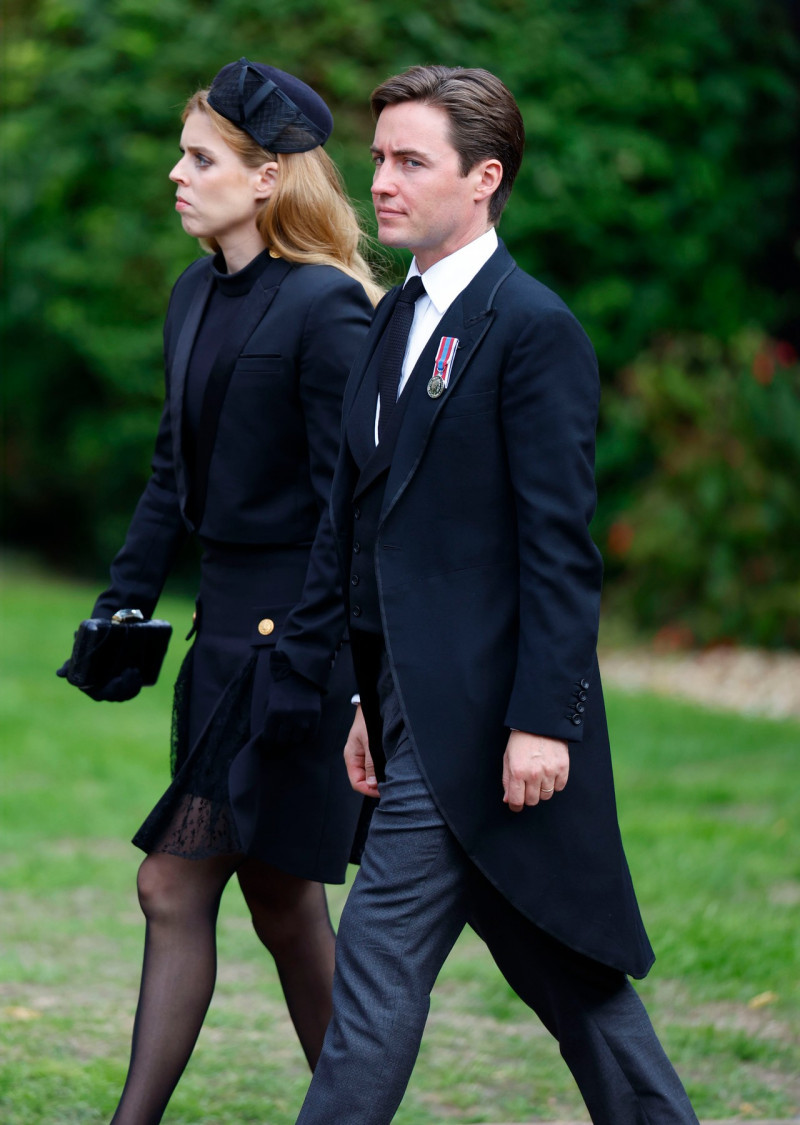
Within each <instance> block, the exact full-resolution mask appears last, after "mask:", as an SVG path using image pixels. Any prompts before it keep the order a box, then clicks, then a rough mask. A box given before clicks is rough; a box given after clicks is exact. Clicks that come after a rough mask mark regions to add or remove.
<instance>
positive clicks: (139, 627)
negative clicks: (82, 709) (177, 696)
mask: <svg viewBox="0 0 800 1125" xmlns="http://www.w3.org/2000/svg"><path fill="white" fill-rule="evenodd" d="M171 636H172V626H171V625H170V623H169V621H158V620H156V619H155V618H154V619H153V620H151V621H145V620H144V617H143V616H142V614H141V612H140V611H139V610H138V609H119V610H117V612H116V613H115V614H114V616H113V617H112V618H110V619H109V618H107V617H90V618H89V619H88V620H87V621H81V623H80V625H79V627H78V632H77V633H76V634H75V644H74V646H73V649H72V656H71V658H70V661H69V666H68V668H67V681H68V682H69V683H71V684H73V685H74V686H75V687H77V688H82V689H84V690H86V689H87V688H88V689H94V688H102V687H104V686H105V685H106V684H107V683H108V682H109V681H110V680H113V679H114V678H115V677H116V676H119V675H121V674H122V672H123V671H124V670H125V669H126V668H138V669H139V671H140V672H141V674H142V684H143V685H149V684H154V683H155V682H156V680H157V679H158V674H159V672H160V671H161V665H162V663H163V661H164V654H165V653H166V651H167V645H168V644H169V639H170V637H171Z"/></svg>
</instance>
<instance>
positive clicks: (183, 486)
mask: <svg viewBox="0 0 800 1125" xmlns="http://www.w3.org/2000/svg"><path fill="white" fill-rule="evenodd" d="M209 264H210V259H209ZM212 283H213V277H212V273H211V269H210V268H209V269H207V270H206V272H205V273H204V274H203V276H202V278H201V279H200V281H199V283H198V285H197V288H196V289H195V291H194V295H193V297H192V300H191V303H190V305H189V309H188V311H187V313H186V317H185V319H184V321H183V324H182V325H181V329H180V332H179V334H178V341H177V344H176V345H175V354H174V356H173V358H172V364H171V366H170V373H169V381H170V400H169V409H170V428H171V431H172V449H173V459H174V464H175V476H176V483H177V487H178V495H179V496H180V497H181V503H182V506H183V505H184V504H185V502H186V496H187V493H188V481H187V480H186V466H185V465H184V460H183V395H184V391H185V389H186V373H187V371H188V369H189V358H190V356H191V354H192V347H193V346H194V340H195V336H196V335H197V330H198V328H199V327H200V321H201V320H202V317H203V313H204V311H205V307H206V302H207V301H208V298H209V294H210V293H211V286H212Z"/></svg>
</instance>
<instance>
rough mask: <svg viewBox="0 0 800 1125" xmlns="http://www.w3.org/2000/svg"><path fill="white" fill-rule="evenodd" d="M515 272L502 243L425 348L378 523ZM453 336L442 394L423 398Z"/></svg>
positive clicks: (420, 451) (410, 383)
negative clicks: (454, 345)
mask: <svg viewBox="0 0 800 1125" xmlns="http://www.w3.org/2000/svg"><path fill="white" fill-rule="evenodd" d="M515 269H516V264H515V262H514V260H513V258H512V257H511V255H510V254H509V253H508V251H507V250H506V248H505V246H504V245H503V243H502V242H501V243H500V245H499V246H498V248H497V250H496V251H495V253H494V254H493V255H492V257H491V258H490V259H489V261H488V262H487V263H486V265H485V266H484V267H483V268H482V269H481V270H480V272H479V273H478V274H477V276H476V277H475V278H474V279H473V280H472V281H471V282H470V284H469V285H468V286H467V287H466V289H465V290H464V291H463V292H462V293H461V294H460V295H459V297H457V298H456V300H455V301H454V302H453V304H452V305H451V306H450V308H449V309H448V310H447V312H446V313H445V314H444V316H443V317H442V319H441V321H440V322H439V324H438V325H437V327H436V329H435V331H434V332H433V334H432V335H431V338H430V339H429V340H428V343H427V344H426V345H425V347H424V349H423V351H422V354H421V356H420V358H419V360H418V362H417V364H416V366H415V367H414V371H413V373H412V375H411V378H410V379H409V381H408V385H407V386H406V388H405V390H404V392H403V394H404V395H405V394H406V393H408V394H409V396H410V397H409V401H408V403H407V404H406V407H405V411H404V414H403V419H402V425H401V427H400V432H399V434H398V436H397V444H396V446H395V449H394V455H393V457H392V464H391V468H390V470H389V477H388V480H387V482H386V492H385V495H384V501H383V510H382V513H381V518H382V519H385V518H386V516H387V515H388V513H389V512H390V511H391V509H392V508H393V507H394V505H395V504H396V503H397V501H398V499H399V498H400V496H401V495H402V493H403V491H404V490H405V487H406V485H407V484H408V482H409V481H410V480H411V478H412V476H413V475H414V472H415V471H416V468H417V465H418V464H419V462H420V460H421V458H422V454H423V453H424V451H425V446H426V445H427V442H428V439H429V437H430V435H431V432H432V430H433V427H434V425H435V423H436V419H437V418H438V416H439V413H440V411H441V410H442V409H443V408H444V406H445V404H446V403H447V400H448V398H449V397H450V395H451V394H452V393H453V391H454V390H455V388H456V387H457V386H458V384H459V383H460V382H461V380H462V379H463V378H464V377H465V374H466V373H467V371H468V368H469V365H470V362H471V361H472V358H473V356H474V355H475V352H476V350H477V348H478V345H479V344H480V342H481V340H482V339H483V337H484V336H485V334H486V332H487V331H488V330H489V327H490V325H491V323H492V320H493V319H494V316H495V310H494V300H495V295H496V292H497V289H498V287H499V286H500V285H501V284H502V282H503V281H504V280H505V279H506V278H507V277H508V275H509V274H510V273H512V272H513V271H514V270H515ZM443 336H455V337H457V339H458V350H457V352H456V357H455V359H454V361H453V364H452V367H451V370H450V380H449V383H448V386H447V389H446V390H445V391H444V393H443V394H442V395H441V397H440V398H438V399H433V398H431V397H430V395H429V394H428V393H427V388H428V381H429V379H430V377H431V375H432V374H433V366H434V363H435V360H436V353H437V351H438V348H439V342H440V340H441V338H442V337H443Z"/></svg>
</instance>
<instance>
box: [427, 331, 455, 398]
mask: <svg viewBox="0 0 800 1125" xmlns="http://www.w3.org/2000/svg"><path fill="white" fill-rule="evenodd" d="M457 347H458V337H457V336H442V338H441V340H440V341H439V350H438V352H437V353H436V362H435V363H434V365H433V374H434V375H438V376H439V377H440V379H441V380H442V382H443V383H444V385H445V386H447V384H448V382H449V381H450V367H451V366H452V363H453V359H454V358H455V354H456V348H457Z"/></svg>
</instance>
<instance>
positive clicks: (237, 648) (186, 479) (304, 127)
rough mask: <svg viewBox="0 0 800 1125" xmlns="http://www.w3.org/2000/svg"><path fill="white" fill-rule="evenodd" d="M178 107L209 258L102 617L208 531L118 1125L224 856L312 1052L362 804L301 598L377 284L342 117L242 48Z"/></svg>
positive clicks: (131, 678)
mask: <svg viewBox="0 0 800 1125" xmlns="http://www.w3.org/2000/svg"><path fill="white" fill-rule="evenodd" d="M183 123H184V125H183V133H182V136H181V150H182V156H181V158H180V160H179V161H178V163H177V164H176V165H175V167H174V168H173V169H172V172H171V173H170V179H171V180H172V181H173V182H174V183H175V185H176V197H177V198H176V210H177V211H178V213H179V214H180V216H181V222H182V224H183V228H184V230H185V231H186V232H187V233H188V234H191V235H193V236H194V237H196V238H198V239H200V241H201V244H202V245H203V246H204V247H205V248H206V249H209V250H211V251H213V252H214V256H213V257H205V258H203V259H201V260H199V261H196V262H194V263H193V264H192V265H191V266H189V268H188V269H187V270H186V271H185V272H184V274H183V275H182V276H181V277H180V278H179V279H178V282H177V283H176V285H175V288H174V290H173V293H172V297H171V299H170V304H169V309H168V313H167V318H166V325H165V334H164V338H165V358H166V381H167V393H166V403H165V407H164V413H163V416H162V420H161V426H160V429H159V432H158V437H157V440H156V448H155V455H154V459H153V473H152V477H151V478H150V481H149V483H148V485H147V487H146V488H145V491H144V493H143V495H142V497H141V499H140V501H139V504H138V506H137V508H136V511H135V513H134V516H133V520H132V522H131V525H130V528H129V531H128V535H127V537H126V541H125V545H124V547H123V548H122V550H121V551H120V553H119V554H118V555H117V557H116V558H115V560H114V562H113V563H112V567H111V585H110V587H109V589H108V590H106V591H105V592H104V593H103V594H102V595H101V596H100V598H99V599H98V601H97V603H96V605H95V607H94V611H93V614H92V616H94V617H105V618H108V617H111V616H112V614H114V613H115V612H116V611H117V610H118V609H120V608H133V609H138V610H140V611H141V612H142V613H143V614H144V616H145V617H150V616H151V615H152V612H153V610H154V608H155V605H156V602H157V600H158V597H159V594H160V592H161V589H162V587H163V584H164V581H165V579H166V576H167V574H168V572H169V570H170V567H171V564H172V562H173V560H174V558H175V555H176V552H177V550H178V548H179V547H180V545H181V543H182V542H183V541H184V539H185V537H186V536H187V535H188V534H190V533H192V532H195V533H196V534H197V535H198V537H199V539H200V543H201V545H202V548H203V554H202V564H201V579H200V592H199V597H198V601H197V611H196V614H195V623H194V626H193V633H194V644H193V646H192V648H191V649H190V651H189V654H188V656H187V658H186V660H185V662H184V665H183V667H182V669H181V673H180V675H179V677H178V683H177V685H176V691H175V708H174V720H173V780H172V784H171V785H170V787H169V788H168V790H167V791H166V793H165V794H164V795H163V797H162V798H161V800H160V801H159V802H158V804H157V805H156V807H155V808H154V809H153V811H152V812H151V813H150V815H149V816H148V818H147V819H146V821H145V823H144V824H143V825H142V827H141V828H140V829H139V831H138V833H137V834H136V836H135V837H134V843H136V844H137V845H138V846H139V847H141V848H142V849H143V850H144V851H145V852H147V853H148V854H147V857H146V858H145V859H144V861H143V863H142V865H141V867H140V870H139V877H138V890H139V900H140V903H141V906H142V910H143V912H144V914H145V918H146V937H145V953H144V965H143V972H142V983H141V991H140V995H139V1004H138V1008H137V1012H136V1020H135V1024H134V1032H133V1046H132V1054H131V1062H130V1068H129V1071H128V1077H127V1081H126V1083H125V1088H124V1090H123V1094H122V1097H121V1100H120V1102H119V1105H118V1107H117V1110H116V1113H115V1114H114V1117H113V1122H114V1125H146V1123H147V1125H149V1123H153V1122H158V1121H160V1120H161V1117H162V1115H163V1112H164V1109H165V1107H166V1105H167V1102H168V1100H169V1098H170V1096H171V1094H172V1091H173V1090H174V1088H175V1085H176V1084H177V1082H178V1080H179V1078H180V1076H181V1074H182V1073H183V1070H184V1068H185V1066H186V1063H187V1062H188V1059H189V1057H190V1055H191V1052H192V1049H193V1047H194V1044H195V1041H196V1039H197V1036H198V1034H199V1031H200V1028H201V1026H202V1023H203V1019H204V1017H205V1013H206V1010H207V1008H208V1005H209V1002H210V1000H211V995H212V992H213V988H214V980H215V968H216V948H215V928H216V917H217V911H218V907H219V902H220V897H221V895H222V891H223V889H224V887H225V885H226V883H227V882H228V880H229V879H230V877H231V876H232V875H233V874H234V873H235V874H236V876H237V879H238V881H239V885H240V887H241V889H242V892H243V894H244V897H245V900H246V902H247V905H248V907H249V909H250V912H251V915H252V919H253V925H254V927H255V930H256V933H257V934H258V937H259V938H260V939H261V941H262V942H263V944H264V945H265V946H266V948H267V949H268V950H269V952H270V953H271V954H272V956H273V957H274V959H275V963H276V965H277V969H278V973H279V976H280V980H281V984H282V986H283V990H284V994H285V997H286V1002H287V1005H288V1008H289V1012H290V1015H291V1018H292V1020H293V1022H294V1025H295V1028H296V1031H297V1034H298V1037H299V1039H300V1042H301V1044H302V1047H303V1050H304V1052H305V1054H306V1057H307V1059H308V1062H309V1064H310V1066H311V1067H312V1068H313V1066H314V1064H315V1062H316V1059H317V1056H318V1054H319V1051H320V1049H321V1046H322V1039H323V1036H324V1033H325V1028H326V1026H327V1023H328V1019H329V1015H330V991H331V980H332V974H333V957H334V936H333V930H332V928H331V924H330V919H329V916H328V908H327V902H326V898H325V891H324V887H323V883H324V882H343V880H344V873H345V868H346V864H347V860H348V857H349V854H350V848H351V844H352V841H353V836H354V831H355V828H356V822H357V819H358V815H359V810H360V800H359V798H357V797H355V800H354V796H355V795H354V794H352V791H351V790H350V787H349V785H348V782H347V778H346V775H345V771H344V767H343V765H342V763H341V748H342V746H343V745H344V741H345V738H346V735H347V731H348V728H349V724H350V720H351V719H352V711H353V707H352V704H351V703H350V699H351V695H352V686H353V684H352V676H351V669H350V663H349V653H348V651H347V647H346V646H344V647H343V646H342V644H341V640H340V638H341V633H342V629H343V617H342V618H340V617H336V619H333V620H332V619H331V618H330V617H329V616H328V617H325V616H321V615H320V614H319V613H317V612H316V611H315V607H314V587H315V578H314V576H315V575H317V576H319V574H320V568H324V567H325V566H326V565H327V564H326V561H325V560H324V559H320V558H317V557H316V556H313V555H312V551H311V545H312V542H313V540H314V536H315V533H316V530H317V525H318V523H319V520H320V517H321V515H322V514H323V513H324V512H325V511H326V509H327V503H328V491H329V486H330V479H331V476H332V473H333V467H334V460H335V456H336V450H337V445H338V439H339V424H340V407H341V396H342V392H343V389H344V383H345V380H346V377H347V373H348V370H349V368H350V365H351V362H352V360H353V358H354V355H355V353H356V351H357V349H358V347H359V345H360V343H361V341H362V338H363V336H364V334H365V332H366V329H367V326H368V324H369V320H370V316H371V311H372V307H371V302H374V301H375V300H376V299H377V297H378V296H379V293H380V291H379V290H378V289H377V287H376V286H375V284H374V282H373V281H372V279H371V276H370V273H369V270H368V268H367V267H366V265H365V263H364V261H363V260H362V258H361V256H360V255H359V252H358V245H359V239H360V231H359V228H358V223H357V220H356V218H355V215H354V213H353V211H352V209H351V207H350V205H349V203H348V202H347V200H346V198H345V196H344V194H343V192H342V188H341V185H340V181H339V178H338V174H337V172H336V169H335V167H334V165H333V164H332V162H331V161H330V159H329V158H328V157H327V155H326V154H325V153H324V152H323V149H322V147H321V146H322V145H323V144H324V143H325V141H326V140H327V138H328V136H329V135H330V132H331V129H332V125H333V121H332V118H331V114H330V112H329V110H328V108H327V106H326V105H325V103H324V102H323V101H322V99H321V98H320V97H319V96H318V95H317V94H316V93H315V92H314V91H313V90H311V89H310V88H309V87H308V86H306V85H305V84H304V83H303V82H301V81H299V80H298V79H297V78H295V77H293V76H292V75H289V74H286V73H284V72H283V71H280V70H276V69H275V68H273V67H270V66H265V65H262V64H258V63H256V64H254V63H250V62H248V60H247V59H241V60H239V62H237V63H231V64H229V65H228V66H225V67H223V69H222V70H221V71H220V72H219V74H218V75H217V76H216V78H215V79H214V81H213V83H212V85H211V87H210V88H209V89H208V90H202V91H200V92H199V93H197V94H195V95H194V97H192V98H191V99H190V101H189V102H188V104H187V106H186V109H185V111H184V114H183ZM281 635H283V636H284V637H293V638H295V640H296V642H297V643H296V652H295V646H293V645H292V644H291V643H290V644H289V645H288V648H289V651H290V652H291V654H292V655H291V658H290V659H287V658H286V657H283V658H282V660H281V662H278V661H277V659H276V660H274V661H272V663H270V655H271V653H272V650H273V648H274V643H275V640H276V639H277V637H278V636H281ZM337 649H338V650H341V651H339V653H338V657H337V656H336V652H337ZM59 672H60V674H61V675H66V673H67V665H65V666H64V668H63V669H60V670H59ZM140 686H141V675H140V672H139V670H138V669H126V670H125V672H124V673H123V674H122V675H121V676H118V677H116V678H114V679H112V680H111V681H110V682H109V683H107V684H105V685H104V686H103V687H101V688H100V689H99V690H94V691H92V692H91V693H90V694H92V696H93V698H97V699H107V700H117V701H119V700H122V699H126V698H130V697H131V696H133V695H135V694H136V693H137V691H138V690H139V688H140ZM323 697H324V698H323ZM320 713H321V721H320ZM318 724H319V734H318V735H317V736H316V737H312V736H313V734H314V731H315V730H316V728H317V726H318Z"/></svg>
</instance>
